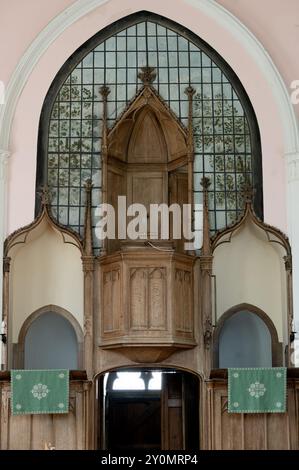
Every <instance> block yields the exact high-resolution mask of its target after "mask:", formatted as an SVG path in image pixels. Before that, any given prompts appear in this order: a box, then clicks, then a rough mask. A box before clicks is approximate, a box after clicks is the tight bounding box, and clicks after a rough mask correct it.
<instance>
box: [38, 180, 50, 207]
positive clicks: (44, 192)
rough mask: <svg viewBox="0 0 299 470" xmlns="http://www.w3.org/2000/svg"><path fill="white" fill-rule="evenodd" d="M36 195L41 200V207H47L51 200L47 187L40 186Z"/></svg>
mask: <svg viewBox="0 0 299 470" xmlns="http://www.w3.org/2000/svg"><path fill="white" fill-rule="evenodd" d="M38 194H39V196H40V199H41V205H42V207H45V206H49V205H50V203H51V199H52V194H51V190H50V189H49V186H48V185H46V184H45V185H44V186H41V188H40V190H39V191H38Z"/></svg>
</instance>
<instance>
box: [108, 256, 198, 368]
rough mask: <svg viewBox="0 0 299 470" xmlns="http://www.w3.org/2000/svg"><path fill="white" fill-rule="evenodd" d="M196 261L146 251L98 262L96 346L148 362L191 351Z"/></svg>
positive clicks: (192, 345) (190, 258)
mask: <svg viewBox="0 0 299 470" xmlns="http://www.w3.org/2000/svg"><path fill="white" fill-rule="evenodd" d="M194 259H195V258H194V257H193V256H188V255H183V254H179V253H175V252H173V251H157V250H156V249H154V248H150V247H149V248H146V247H145V248H140V249H139V250H137V249H132V250H131V249H128V250H124V251H122V252H119V253H115V254H114V255H108V256H106V257H104V258H102V259H101V261H100V263H101V268H102V274H101V276H102V279H101V281H102V282H101V289H102V293H101V298H102V307H101V308H102V321H101V331H100V340H99V346H100V347H101V348H103V349H111V350H114V351H119V352H122V353H123V354H125V355H126V356H127V357H128V358H130V359H131V360H133V361H134V362H146V363H148V362H160V361H162V360H164V359H166V358H167V357H169V356H170V355H171V354H172V353H173V352H175V351H177V350H179V349H188V348H193V347H194V346H195V345H196V344H195V341H194V318H193V294H192V293H193V264H194Z"/></svg>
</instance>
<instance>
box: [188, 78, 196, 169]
mask: <svg viewBox="0 0 299 470" xmlns="http://www.w3.org/2000/svg"><path fill="white" fill-rule="evenodd" d="M185 93H186V95H187V96H188V103H189V109H188V141H187V145H188V160H192V161H193V157H194V148H193V147H194V145H193V96H194V95H195V93H196V90H195V88H193V87H192V86H191V85H189V86H188V87H187V88H186V90H185Z"/></svg>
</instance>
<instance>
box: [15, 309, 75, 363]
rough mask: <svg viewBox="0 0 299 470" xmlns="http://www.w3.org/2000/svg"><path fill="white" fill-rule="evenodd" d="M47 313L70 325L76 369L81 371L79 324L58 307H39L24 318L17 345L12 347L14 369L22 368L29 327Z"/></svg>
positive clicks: (69, 314) (68, 313)
mask: <svg viewBox="0 0 299 470" xmlns="http://www.w3.org/2000/svg"><path fill="white" fill-rule="evenodd" d="M48 313H54V314H58V315H59V316H61V317H62V318H64V319H65V320H67V322H68V323H69V324H70V325H71V327H72V329H73V330H74V332H75V336H76V340H77V355H78V356H77V364H78V369H82V367H83V341H84V338H83V331H82V328H81V326H80V324H79V322H78V321H77V320H76V318H75V317H74V316H73V315H72V314H71V313H70V312H68V311H67V310H66V309H64V308H62V307H59V306H58V305H45V306H44V307H41V308H39V309H38V310H36V311H35V312H33V313H31V315H29V317H27V318H26V320H25V321H24V323H23V325H22V327H21V329H20V332H19V337H18V343H17V344H15V345H14V347H15V351H14V354H13V360H14V368H18V369H22V368H24V363H25V341H26V336H27V333H28V332H29V330H30V327H31V326H32V325H33V323H34V322H35V321H36V320H37V319H38V318H40V317H41V316H42V315H44V314H48Z"/></svg>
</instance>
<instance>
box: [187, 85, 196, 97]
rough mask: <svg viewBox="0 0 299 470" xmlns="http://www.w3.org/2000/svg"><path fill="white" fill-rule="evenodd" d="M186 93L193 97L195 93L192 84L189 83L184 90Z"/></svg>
mask: <svg viewBox="0 0 299 470" xmlns="http://www.w3.org/2000/svg"><path fill="white" fill-rule="evenodd" d="M185 93H186V95H187V96H188V98H189V99H192V98H193V95H195V93H196V90H195V88H193V86H191V85H189V86H188V87H187V88H186V90H185Z"/></svg>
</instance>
